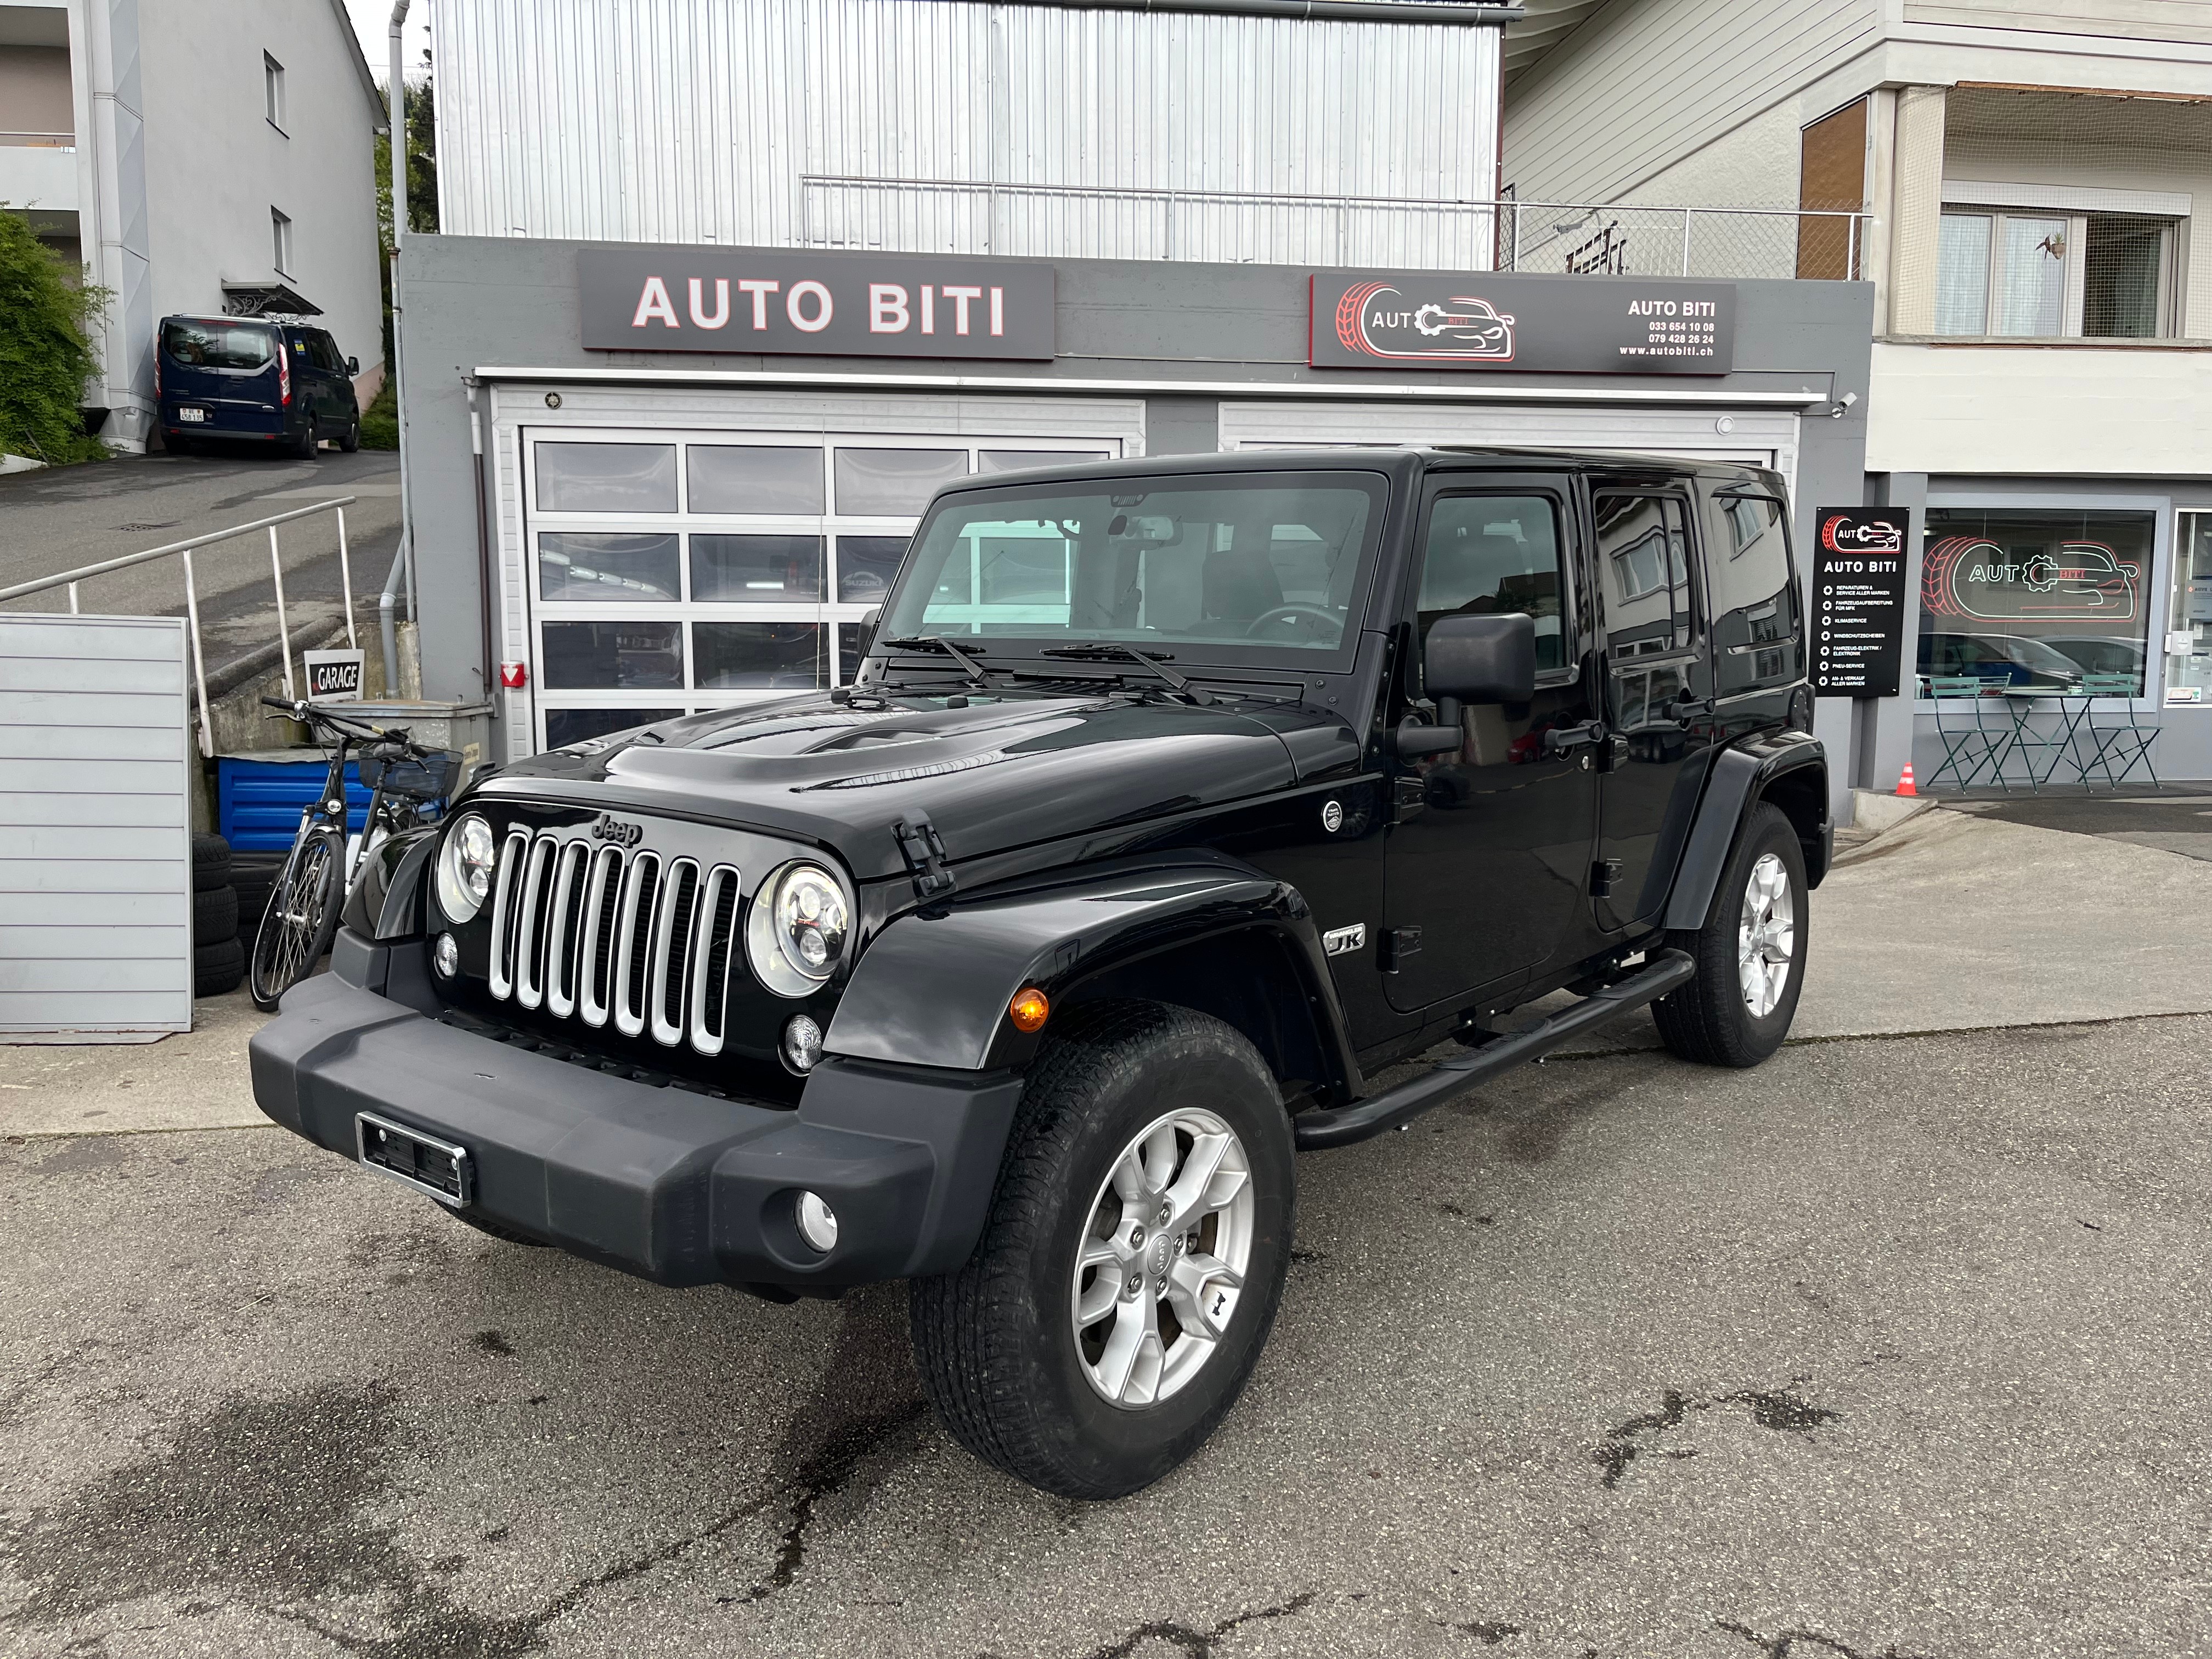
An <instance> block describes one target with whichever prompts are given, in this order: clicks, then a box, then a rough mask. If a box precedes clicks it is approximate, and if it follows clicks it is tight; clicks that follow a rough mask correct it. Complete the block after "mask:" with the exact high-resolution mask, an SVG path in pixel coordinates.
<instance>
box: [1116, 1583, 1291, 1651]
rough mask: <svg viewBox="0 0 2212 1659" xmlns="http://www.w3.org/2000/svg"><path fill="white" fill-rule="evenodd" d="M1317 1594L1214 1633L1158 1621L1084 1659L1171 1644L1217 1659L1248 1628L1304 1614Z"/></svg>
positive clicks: (1228, 1622) (1243, 1617) (1239, 1618)
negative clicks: (1223, 1643) (1225, 1643)
mask: <svg viewBox="0 0 2212 1659" xmlns="http://www.w3.org/2000/svg"><path fill="white" fill-rule="evenodd" d="M1315 1595H1316V1592H1315V1591H1313V1590H1303V1591H1301V1592H1299V1593H1298V1594H1297V1595H1293V1596H1292V1597H1291V1599H1290V1600H1289V1601H1284V1602H1280V1603H1279V1604H1278V1605H1276V1606H1274V1607H1258V1608H1255V1609H1254V1610H1253V1611H1251V1612H1249V1613H1238V1614H1237V1615H1236V1616H1235V1617H1234V1618H1231V1619H1225V1620H1222V1621H1221V1622H1220V1623H1219V1624H1218V1625H1216V1626H1214V1627H1213V1628H1212V1630H1203V1631H1201V1630H1193V1629H1192V1628H1191V1627H1190V1626H1188V1625H1179V1624H1177V1623H1176V1621H1175V1620H1172V1619H1158V1620H1153V1621H1152V1623H1150V1624H1147V1625H1139V1626H1137V1627H1136V1629H1134V1630H1133V1631H1131V1632H1129V1633H1128V1634H1127V1636H1124V1637H1123V1638H1121V1640H1120V1641H1118V1642H1109V1643H1108V1644H1106V1645H1105V1646H1103V1647H1101V1648H1093V1649H1092V1650H1091V1651H1090V1652H1089V1653H1088V1654H1086V1655H1085V1656H1084V1659H1129V1656H1130V1655H1131V1654H1133V1653H1134V1652H1135V1651H1136V1650H1137V1649H1138V1647H1139V1644H1142V1643H1146V1642H1167V1643H1170V1644H1173V1645H1175V1646H1176V1647H1178V1648H1181V1649H1182V1650H1183V1652H1184V1654H1185V1655H1187V1656H1188V1659H1213V1646H1214V1644H1215V1643H1217V1642H1218V1641H1220V1640H1221V1639H1222V1638H1224V1637H1225V1636H1228V1635H1229V1634H1231V1632H1235V1631H1237V1630H1240V1629H1242V1628H1243V1626H1246V1625H1251V1624H1257V1623H1258V1622H1259V1621H1260V1620H1263V1619H1288V1618H1291V1616H1293V1615H1294V1614H1296V1613H1303V1612H1304V1610H1305V1609H1306V1608H1307V1607H1309V1606H1310V1605H1311V1604H1312V1602H1313V1601H1314V1598H1315Z"/></svg>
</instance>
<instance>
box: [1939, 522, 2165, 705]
mask: <svg viewBox="0 0 2212 1659" xmlns="http://www.w3.org/2000/svg"><path fill="white" fill-rule="evenodd" d="M2156 524H2157V520H2156V518H2155V516H2154V514H2152V513H2111V512H2105V513H2099V512H2068V511H2063V510H2044V509H2033V508H2027V507H1988V508H1982V507H1974V508H1957V507H1929V509H1928V535H1927V544H1926V545H1927V552H1926V556H1925V566H1924V569H1923V576H1922V580H1921V584H1920V663H1919V669H1920V674H1921V676H1922V678H1923V680H1925V679H1927V678H1962V677H1963V678H1972V679H1979V680H1983V681H1986V682H1989V683H1991V684H1995V685H1997V686H2001V687H2017V688H2021V689H2027V690H2044V691H2051V692H2057V691H2062V690H2069V689H2072V688H2074V687H2077V686H2079V685H2080V684H2081V678H2082V676H2084V675H2085V674H2124V675H2126V676H2128V678H2130V680H2131V681H2133V683H2134V685H2135V695H2136V696H2142V695H2143V670H2144V665H2145V655H2146V651H2147V647H2148V644H2149V639H2150V611H2151V603H2150V593H2149V591H2148V588H2149V580H2150V564H2151V545H2152V538H2153V533H2154V530H2155V527H2156ZM1923 693H1924V688H1923Z"/></svg>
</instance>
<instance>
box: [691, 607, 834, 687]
mask: <svg viewBox="0 0 2212 1659" xmlns="http://www.w3.org/2000/svg"><path fill="white" fill-rule="evenodd" d="M691 636H692V644H693V647H694V648H695V649H696V652H697V662H698V689H699V690H702V691H735V690H748V691H760V690H773V691H805V690H811V689H812V688H814V687H816V686H820V685H826V684H829V652H828V649H827V642H826V641H825V640H824V638H823V629H821V628H820V627H819V626H818V625H817V624H816V623H799V622H738V623H726V622H701V623H693V624H692V625H691Z"/></svg>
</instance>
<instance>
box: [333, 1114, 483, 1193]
mask: <svg viewBox="0 0 2212 1659" xmlns="http://www.w3.org/2000/svg"><path fill="white" fill-rule="evenodd" d="M353 1132H354V1143H355V1145H356V1146H357V1147H358V1148H359V1150H360V1153H361V1162H362V1165H363V1166H364V1167H365V1168H368V1169H371V1170H375V1171H376V1172H377V1173H378V1174H379V1175H384V1176H391V1177H392V1180H394V1181H396V1182H398V1183H399V1184H400V1185H401V1186H403V1187H408V1188H413V1189H414V1190H415V1191H416V1192H418V1193H422V1194H425V1195H427V1196H428V1197H431V1198H435V1199H436V1200H438V1202H439V1203H441V1204H443V1205H446V1206H448V1207H449V1208H452V1209H456V1210H458V1209H463V1208H465V1207H466V1206H467V1205H468V1204H469V1202H470V1200H471V1198H473V1197H474V1195H475V1187H476V1170H475V1167H474V1165H473V1164H472V1163H471V1160H470V1158H469V1153H468V1148H466V1147H465V1146H455V1145H454V1144H453V1142H452V1141H450V1140H441V1139H438V1138H437V1137H436V1136H435V1135H426V1134H424V1133H422V1131H421V1130H420V1129H410V1128H409V1127H407V1126H406V1125H405V1124H404V1123H395V1122H393V1121H392V1120H391V1119H390V1118H388V1117H379V1116H378V1115H376V1114H375V1113H374V1112H358V1113H356V1114H355V1115H354V1121H353Z"/></svg>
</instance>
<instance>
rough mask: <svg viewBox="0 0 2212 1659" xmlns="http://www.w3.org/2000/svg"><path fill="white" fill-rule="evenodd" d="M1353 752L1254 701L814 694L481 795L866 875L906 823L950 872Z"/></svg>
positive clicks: (509, 780) (1353, 741) (650, 735)
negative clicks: (633, 819) (769, 836)
mask: <svg viewBox="0 0 2212 1659" xmlns="http://www.w3.org/2000/svg"><path fill="white" fill-rule="evenodd" d="M1358 749H1359V744H1358V738H1356V736H1355V735H1354V734H1353V733H1352V729H1351V727H1350V726H1348V725H1346V723H1345V722H1344V721H1343V720H1342V719H1341V718H1340V716H1338V715H1336V714H1333V713H1328V714H1324V713H1322V712H1321V711H1319V710H1316V709H1314V708H1310V707H1302V706H1294V705H1287V704H1284V703H1281V702H1273V701H1261V700H1259V699H1252V700H1249V701H1244V700H1219V701H1216V702H1212V703H1211V704H1200V705H1192V704H1188V703H1182V702H1168V701H1166V700H1164V699H1150V700H1144V701H1138V700H1133V699H1131V698H1129V697H1127V696H1100V695H1097V694H1087V695H1081V696H1065V695H1063V696H1049V695H1048V696H1021V695H1015V696H1007V697H1003V698H1002V697H999V696H994V695H991V694H987V693H983V692H975V693H973V694H971V695H969V696H966V697H964V698H963V697H961V696H927V697H922V696H901V697H895V698H891V699H888V700H886V701H884V702H875V701H868V702H862V703H860V704H859V705H858V706H855V705H854V704H852V703H849V702H833V701H832V700H831V698H830V697H829V695H828V694H826V693H817V694H814V695H811V696H805V697H800V698H796V699H793V700H791V701H788V702H775V703H769V704H762V705H756V706H754V707H751V708H738V709H721V710H716V711H714V712H712V713H709V714H696V715H692V716H690V717H689V718H687V719H684V720H671V721H668V722H665V724H663V725H660V726H654V727H651V728H648V731H647V734H637V735H631V736H627V737H625V738H623V739H622V740H621V741H619V742H618V743H616V744H611V745H610V746H608V747H606V748H605V749H603V750H599V752H597V753H595V754H577V753H574V752H556V753H551V754H546V755H539V756H537V757H533V758H532V759H530V760H527V761H522V762H518V763H514V764H513V765H511V766H508V767H505V768H503V769H501V770H500V771H499V772H498V774H497V775H495V777H494V778H492V779H491V781H489V782H488V783H487V784H486V786H485V789H486V792H487V793H494V794H501V795H522V796H528V797H532V798H534V799H558V800H567V801H575V802H578V803H580V804H587V805H598V806H599V807H602V808H604V809H605V810H607V811H616V812H620V811H625V810H629V811H637V812H641V813H656V812H658V813H674V814H678V815H680V816H683V817H693V818H707V819H711V820H718V821H720V822H725V823H732V824H742V825H744V826H746V827H749V828H753V829H763V830H767V831H769V832H773V833H781V834H785V835H791V836H799V837H800V838H803V839H805V840H808V841H812V842H817V843H821V844H824V845H827V846H829V847H830V848H834V849H835V850H836V852H837V853H838V854H839V855H840V856H841V857H842V858H843V860H845V862H846V864H847V866H848V867H849V868H850V869H851V870H852V872H853V873H854V876H856V877H857V878H860V879H861V880H869V879H872V878H879V877H884V876H890V875H897V874H902V873H904V872H905V869H906V864H905V860H904V859H903V856H902V854H901V853H900V851H899V848H898V843H897V842H896V839H895V838H894V836H893V835H892V826H893V825H894V824H895V823H897V822H898V821H899V820H900V819H901V818H902V817H906V816H908V814H914V813H926V814H927V816H928V817H929V819H930V821H931V822H932V823H933V824H934V825H935V826H936V828H937V830H938V833H939V835H940V836H942V837H943V838H944V842H945V852H946V854H947V856H948V857H949V858H950V860H951V861H952V862H953V863H955V864H958V863H960V862H962V861H963V860H968V859H971V858H975V857H980V856H981V855H983V854H988V853H995V852H1000V851H1003V850H1005V849H1006V848H1016V847H1022V846H1026V845H1029V844H1030V843H1033V842H1042V841H1049V840H1053V839H1055V838H1057V837H1060V836H1070V835H1078V834H1081V833H1083V832H1085V831H1086V830H1093V829H1113V828H1115V827H1118V826H1126V825H1129V824H1133V823H1144V822H1146V821H1148V820H1151V819H1154V818H1159V817H1167V816H1170V815H1172V814H1176V813H1181V812H1187V811H1193V810H1194V809H1199V808H1203V807H1207V806H1214V805H1223V804H1225V803H1228V802H1231V801H1236V800H1240V799H1245V798H1247V797H1249V796H1253V795H1259V794H1264V793H1267V792H1269V791H1272V790H1277V789H1283V788H1287V787H1291V785H1293V784H1295V783H1297V782H1299V781H1301V780H1302V778H1303V777H1306V776H1310V775H1313V774H1314V773H1315V772H1316V770H1317V769H1320V768H1321V767H1322V766H1329V767H1331V768H1335V767H1340V766H1341V765H1342V764H1343V763H1344V761H1345V760H1346V757H1347V756H1349V757H1353V758H1356V757H1357V756H1358ZM472 793H473V792H472Z"/></svg>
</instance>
